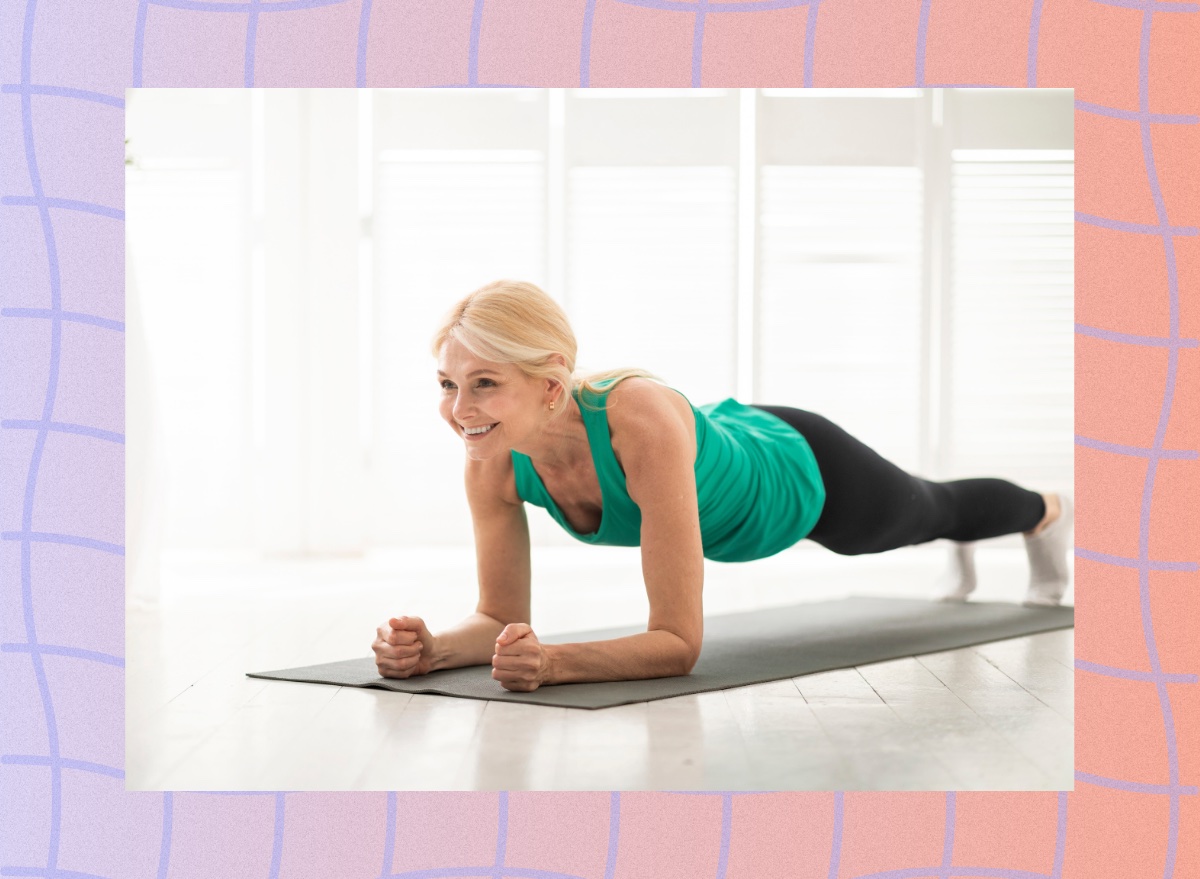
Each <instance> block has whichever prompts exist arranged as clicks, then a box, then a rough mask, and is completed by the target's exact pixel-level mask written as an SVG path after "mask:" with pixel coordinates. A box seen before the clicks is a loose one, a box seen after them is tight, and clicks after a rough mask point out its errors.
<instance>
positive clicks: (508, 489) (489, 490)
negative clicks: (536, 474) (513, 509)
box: [463, 452, 521, 508]
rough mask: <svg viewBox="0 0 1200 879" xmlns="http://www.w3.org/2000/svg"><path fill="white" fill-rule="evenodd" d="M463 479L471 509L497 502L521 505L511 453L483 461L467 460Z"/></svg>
mask: <svg viewBox="0 0 1200 879" xmlns="http://www.w3.org/2000/svg"><path fill="white" fill-rule="evenodd" d="M463 478H464V481H465V483H466V487H467V500H468V501H469V502H470V504H471V506H472V508H476V507H484V506H487V505H488V504H496V503H497V502H503V503H506V504H511V505H514V506H520V504H521V496H520V495H519V494H517V477H516V473H515V472H514V470H513V461H512V453H511V452H505V453H503V454H500V455H494V456H493V457H491V458H487V459H485V460H483V461H477V460H475V459H473V458H467V464H466V472H465V473H464V474H463Z"/></svg>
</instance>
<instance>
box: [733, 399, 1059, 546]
mask: <svg viewBox="0 0 1200 879" xmlns="http://www.w3.org/2000/svg"><path fill="white" fill-rule="evenodd" d="M754 405H755V408H757V409H762V410H763V411H765V412H770V413H771V414H772V415H775V416H777V417H779V418H781V419H783V420H784V421H786V422H787V423H788V424H790V425H791V426H792V427H794V428H795V429H796V430H797V431H799V433H800V435H801V436H803V437H804V438H805V439H806V440H807V441H808V444H809V446H811V447H812V450H813V454H814V455H815V456H816V459H817V467H818V468H819V469H820V471H821V479H822V480H823V481H824V483H825V508H824V509H823V510H822V511H821V518H820V519H818V520H817V524H816V526H815V527H814V528H813V530H812V532H811V533H810V534H809V535H808V537H809V539H810V540H813V541H815V542H816V543H819V544H821V545H822V546H824V547H825V548H826V549H831V550H833V551H834V552H836V553H840V554H841V555H860V554H862V553H872V552H884V551H885V550H889V549H896V548H897V547H900V546H911V545H912V544H916V543H926V542H928V541H930V540H937V539H938V538H946V539H948V540H959V541H969V540H982V539H984V538H987V537H999V536H1000V535H1001V534H1013V533H1015V532H1018V531H1032V530H1033V529H1034V528H1035V527H1036V526H1037V524H1038V523H1039V522H1040V521H1041V520H1042V517H1043V516H1045V515H1046V504H1045V501H1044V500H1043V499H1042V496H1041V495H1040V494H1038V493H1037V492H1033V491H1029V490H1028V489H1024V488H1021V487H1019V486H1016V485H1013V484H1012V483H1011V482H1006V481H1005V480H1003V479H960V480H957V481H954V482H930V481H929V480H927V479H921V478H920V477H919V476H912V475H911V474H908V473H905V472H904V471H903V470H901V469H900V468H899V467H897V466H896V465H895V464H892V463H891V462H890V461H886V460H884V459H883V458H882V457H880V456H879V454H878V453H876V452H874V451H872V450H871V449H869V448H868V447H867V446H865V445H863V444H862V443H861V442H859V441H858V440H856V439H855V438H854V437H852V436H851V435H850V434H848V433H846V431H844V430H842V429H841V428H840V427H838V426H837V425H836V424H834V423H833V422H832V421H830V420H829V419H827V418H824V417H822V416H820V415H817V414H815V413H813V412H805V411H804V410H803V409H792V408H791V407H788V406H760V405H758V404H754Z"/></svg>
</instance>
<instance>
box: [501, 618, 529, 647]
mask: <svg viewBox="0 0 1200 879" xmlns="http://www.w3.org/2000/svg"><path fill="white" fill-rule="evenodd" d="M529 637H532V638H533V640H534V641H537V636H536V635H534V634H533V629H532V628H530V627H529V625H528V624H527V623H509V624H508V625H507V626H505V627H504V631H502V632H501V633H500V636H499V637H498V638H496V646H497V647H510V646H512V645H513V644H516V643H517V642H518V641H520V640H522V639H524V638H529Z"/></svg>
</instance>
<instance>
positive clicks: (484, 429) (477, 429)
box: [463, 424, 496, 436]
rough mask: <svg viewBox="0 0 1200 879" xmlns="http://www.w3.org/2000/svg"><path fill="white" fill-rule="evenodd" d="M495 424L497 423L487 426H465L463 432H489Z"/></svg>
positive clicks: (472, 433) (473, 433)
mask: <svg viewBox="0 0 1200 879" xmlns="http://www.w3.org/2000/svg"><path fill="white" fill-rule="evenodd" d="M495 426H496V425H494V424H489V425H488V426H487V427H464V428H463V433H467V434H470V435H472V436H474V435H475V434H480V433H487V432H488V431H489V430H491V429H492V428H493V427H495Z"/></svg>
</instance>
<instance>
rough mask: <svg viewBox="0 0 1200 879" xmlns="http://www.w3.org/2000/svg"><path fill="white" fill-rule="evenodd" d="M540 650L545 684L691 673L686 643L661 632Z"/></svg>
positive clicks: (619, 679) (549, 645)
mask: <svg viewBox="0 0 1200 879" xmlns="http://www.w3.org/2000/svg"><path fill="white" fill-rule="evenodd" d="M543 647H544V649H545V651H546V653H547V656H548V657H549V669H548V677H547V679H546V681H545V683H547V684H571V683H583V682H587V681H633V680H642V679H645V678H665V677H672V676H674V675H685V674H688V673H689V672H690V671H691V670H692V651H691V648H689V647H688V645H687V642H685V641H684V640H683V639H682V638H680V637H679V636H678V635H675V634H673V633H671V632H667V631H665V630H662V629H657V630H654V631H650V632H640V633H639V634H637V635H629V636H627V637H625V638H614V639H612V640H610V641H584V642H581V643H578V644H544V645H543Z"/></svg>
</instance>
